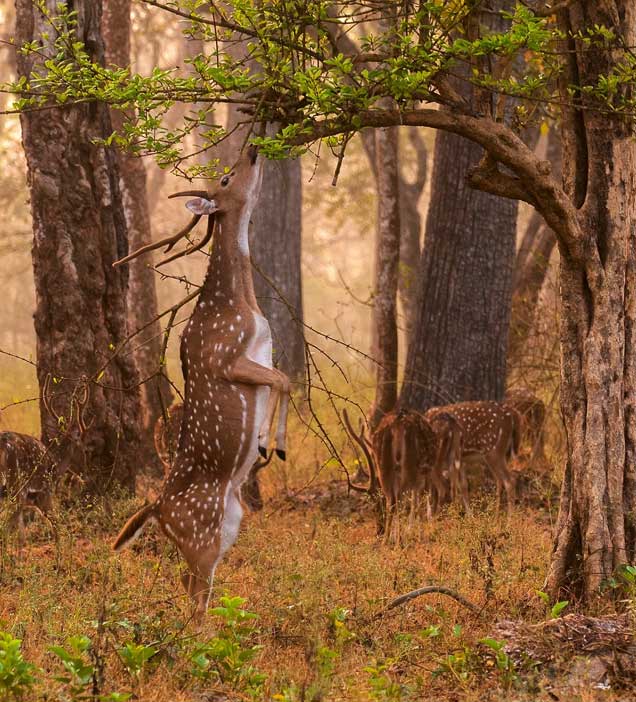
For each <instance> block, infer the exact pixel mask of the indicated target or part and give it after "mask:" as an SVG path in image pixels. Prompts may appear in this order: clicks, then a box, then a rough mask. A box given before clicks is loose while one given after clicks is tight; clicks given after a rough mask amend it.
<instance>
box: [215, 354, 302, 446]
mask: <svg viewBox="0 0 636 702" xmlns="http://www.w3.org/2000/svg"><path fill="white" fill-rule="evenodd" d="M226 376H227V379H228V380H230V381H231V382H234V383H244V384H245V385H266V386H267V387H269V388H271V393H270V396H269V401H268V403H267V411H266V412H265V418H264V420H263V422H262V424H261V426H260V427H259V432H258V444H259V451H260V452H261V454H262V453H263V450H264V451H265V452H267V444H268V443H269V430H270V427H271V424H272V419H273V417H274V412H275V411H276V405H277V403H278V400H279V398H280V397H281V395H282V396H283V397H287V398H288V397H289V378H288V377H287V376H286V375H285V374H284V373H281V372H280V371H278V370H275V369H272V368H267V367H266V366H262V365H260V364H259V363H256V362H255V361H251V360H250V359H249V358H246V357H245V356H241V357H240V358H239V359H238V360H237V361H236V363H235V364H234V365H233V366H232V368H230V370H229V371H228V372H227V374H226ZM281 405H282V403H281ZM285 408H286V405H285ZM281 414H283V415H284V418H286V416H287V411H286V409H285V410H284V411H283V410H282V408H281ZM279 424H280V420H279ZM283 451H284V448H283Z"/></svg>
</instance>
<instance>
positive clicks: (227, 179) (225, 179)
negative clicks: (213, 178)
mask: <svg viewBox="0 0 636 702" xmlns="http://www.w3.org/2000/svg"><path fill="white" fill-rule="evenodd" d="M229 182H230V176H229V175H225V176H223V178H221V187H222V188H225V187H226V186H227V184H228V183H229Z"/></svg>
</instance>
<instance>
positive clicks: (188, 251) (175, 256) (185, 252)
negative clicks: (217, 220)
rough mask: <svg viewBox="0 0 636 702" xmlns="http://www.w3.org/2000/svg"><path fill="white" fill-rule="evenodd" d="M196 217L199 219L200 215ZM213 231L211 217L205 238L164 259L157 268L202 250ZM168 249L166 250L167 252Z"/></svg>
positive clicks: (212, 219)
mask: <svg viewBox="0 0 636 702" xmlns="http://www.w3.org/2000/svg"><path fill="white" fill-rule="evenodd" d="M197 217H200V215H197ZM213 231H214V218H213V217H208V226H207V229H206V232H205V236H204V237H203V238H202V239H201V241H200V242H199V243H198V244H192V246H188V248H187V249H184V250H183V251H179V252H178V253H176V254H173V255H172V256H168V258H164V259H163V261H160V262H159V263H158V264H157V268H159V266H164V265H165V264H166V263H170V262H171V261H176V260H177V259H178V258H181V257H182V256H188V255H189V254H191V253H194V252H195V251H199V250H200V249H202V248H203V247H204V246H205V245H206V244H207V243H208V242H209V241H210V239H211V238H212V232H213ZM168 250H169V249H166V251H168Z"/></svg>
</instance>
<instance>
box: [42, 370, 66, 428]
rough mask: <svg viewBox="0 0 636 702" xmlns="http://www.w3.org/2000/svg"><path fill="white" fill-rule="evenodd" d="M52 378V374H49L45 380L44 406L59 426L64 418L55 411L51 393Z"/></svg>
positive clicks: (43, 390)
mask: <svg viewBox="0 0 636 702" xmlns="http://www.w3.org/2000/svg"><path fill="white" fill-rule="evenodd" d="M51 378H52V375H51V373H47V374H46V378H45V379H44V386H43V387H42V404H43V405H44V409H45V410H46V411H47V412H48V413H49V414H50V415H51V417H53V419H55V421H56V422H57V424H58V425H59V424H60V421H61V419H62V417H61V415H59V414H58V413H57V412H56V411H55V410H54V409H53V404H52V402H51V397H52V395H51V393H50V392H49V390H50V388H51Z"/></svg>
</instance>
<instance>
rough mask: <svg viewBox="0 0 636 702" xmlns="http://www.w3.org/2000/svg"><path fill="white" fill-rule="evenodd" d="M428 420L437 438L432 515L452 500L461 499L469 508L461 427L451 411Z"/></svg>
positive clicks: (431, 491) (430, 492) (465, 507)
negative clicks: (463, 465)
mask: <svg viewBox="0 0 636 702" xmlns="http://www.w3.org/2000/svg"><path fill="white" fill-rule="evenodd" d="M428 421H429V424H430V427H431V429H432V430H433V432H434V434H435V437H436V439H437V454H436V457H435V464H434V466H433V470H432V471H431V477H430V484H429V503H428V512H429V518H431V517H434V516H435V515H436V514H437V513H438V512H439V510H440V509H441V508H442V507H443V506H444V505H446V504H449V503H451V502H457V501H461V502H462V503H463V505H464V509H466V511H469V504H468V482H467V476H466V472H465V471H463V470H462V429H461V426H460V424H459V422H458V421H457V419H455V417H454V416H453V415H452V414H450V413H449V412H437V413H435V414H434V416H432V417H429V420H428Z"/></svg>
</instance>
